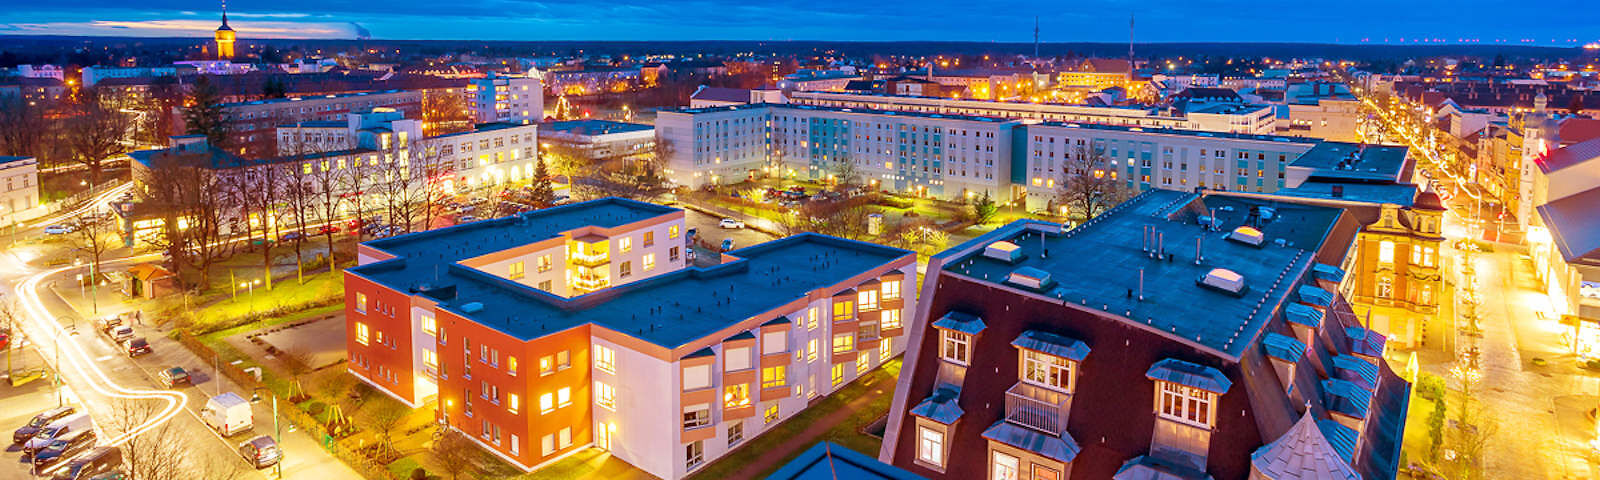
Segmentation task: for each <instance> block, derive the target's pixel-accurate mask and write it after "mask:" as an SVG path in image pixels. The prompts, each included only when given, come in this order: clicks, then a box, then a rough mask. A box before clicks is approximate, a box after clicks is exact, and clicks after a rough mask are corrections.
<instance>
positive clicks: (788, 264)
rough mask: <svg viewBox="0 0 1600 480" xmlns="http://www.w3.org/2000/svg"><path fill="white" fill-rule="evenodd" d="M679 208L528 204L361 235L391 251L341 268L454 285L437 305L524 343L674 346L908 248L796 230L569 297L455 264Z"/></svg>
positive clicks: (385, 280)
mask: <svg viewBox="0 0 1600 480" xmlns="http://www.w3.org/2000/svg"><path fill="white" fill-rule="evenodd" d="M680 212H682V210H680V209H677V208H673V207H667V206H663V205H656V204H652V203H644V202H637V201H632V200H625V199H620V198H605V199H599V200H591V201H587V202H581V203H575V204H571V205H564V206H559V207H553V208H547V209H543V210H534V211H530V212H525V213H521V214H517V215H514V216H510V217H503V218H497V219H491V220H481V221H477V222H472V223H466V224H462V225H456V226H453V227H448V228H443V229H438V230H431V231H426V232H419V233H413V234H408V235H401V236H398V237H391V238H385V239H379V240H372V241H368V242H366V243H365V245H367V246H369V247H372V248H375V249H378V250H381V251H384V252H387V253H389V254H392V255H395V256H396V257H398V258H395V259H390V260H385V261H380V262H375V263H371V264H367V265H362V266H359V267H355V268H351V269H349V270H348V271H349V272H351V273H353V274H355V275H358V276H361V277H363V278H366V279H369V280H372V281H373V282H376V283H378V284H381V285H384V286H387V287H389V288H392V289H394V290H397V291H401V292H415V291H418V288H419V287H422V286H424V285H427V286H431V287H432V288H435V289H439V288H449V287H454V288H455V295H454V296H453V297H450V298H447V299H444V300H440V301H439V306H440V308H442V309H444V310H447V311H450V312H452V313H454V314H456V315H460V316H461V317H463V318H468V319H471V320H473V321H475V322H477V323H479V324H482V325H485V326H488V327H490V328H494V329H496V330H499V331H500V332H502V333H505V334H507V335H510V336H512V337H516V338H518V339H522V340H529V339H533V338H537V337H540V336H542V335H545V334H549V333H555V332H559V331H563V330H566V329H569V328H572V327H575V326H578V325H583V324H587V323H593V324H596V325H600V326H603V327H606V328H610V329H612V330H616V331H618V332H622V333H626V334H629V335H632V336H635V337H637V338H639V339H641V340H644V341H647V342H650V343H653V344H656V345H660V346H663V347H667V348H676V347H679V346H682V345H684V344H687V343H689V342H691V341H694V340H696V339H699V338H702V337H704V336H706V335H708V334H711V333H714V332H717V331H719V330H722V329H724V328H726V327H728V326H730V325H733V324H735V323H738V322H741V321H744V320H747V319H749V318H751V317H754V316H757V315H760V314H762V313H765V312H768V311H770V310H772V309H775V308H778V307H780V306H782V305H784V304H787V303H789V302H792V301H794V300H796V299H800V298H803V297H805V296H806V294H807V293H809V292H811V291H813V290H815V289H818V288H824V287H829V286H832V285H836V284H839V283H841V282H844V281H845V280H847V279H849V278H851V277H853V276H855V275H858V274H860V273H862V272H865V271H867V270H869V269H872V268H875V267H879V266H883V265H887V264H889V263H891V262H895V261H897V260H899V259H901V258H904V257H906V256H907V255H911V254H912V253H911V252H910V251H907V250H901V249H898V248H891V247H885V246H881V245H874V244H870V243H865V242H858V241H853V240H845V239H841V238H836V237H829V236H824V235H816V234H802V235H796V236H792V237H788V238H783V239H779V240H773V241H770V242H766V243H762V244H758V245H754V246H750V247H746V248H743V249H739V250H734V251H731V252H728V253H727V254H728V255H732V256H735V257H738V259H736V260H733V261H730V262H725V263H722V264H719V265H716V266H713V267H705V268H700V267H688V268H684V269H681V270H678V271H674V272H669V273H664V274H661V275H658V276H655V277H651V278H648V279H645V280H640V281H637V282H633V283H627V284H622V285H619V286H614V287H610V288H607V289H603V290H599V291H596V292H592V293H589V294H585V295H580V296H576V297H571V298H565V297H561V296H558V295H555V294H552V293H550V292H545V291H542V290H539V289H536V288H534V287H532V286H528V285H523V284H520V283H517V282H515V281H511V280H507V279H503V278H501V277H498V276H494V275H490V274H488V273H485V272H482V271H479V270H476V269H473V268H470V267H466V266H463V265H460V264H458V263H457V262H458V261H460V260H464V259H468V258H473V257H477V256H481V255H485V254H489V253H493V252H498V251H503V250H507V249H510V248H513V247H517V246H522V245H527V244H530V243H534V242H538V241H541V240H545V239H549V238H553V237H557V236H559V235H561V234H562V232H567V231H570V230H574V229H577V228H580V227H585V226H596V227H602V228H614V227H619V226H622V225H627V224H630V223H634V222H639V221H643V220H647V219H651V218H656V217H660V216H663V215H670V214H677V213H680ZM469 303H477V304H479V305H481V307H482V308H481V310H477V309H474V310H475V311H473V312H471V313H467V312H466V311H464V309H463V308H462V307H463V305H466V304H469ZM652 307H665V308H659V309H654V310H653V309H652Z"/></svg>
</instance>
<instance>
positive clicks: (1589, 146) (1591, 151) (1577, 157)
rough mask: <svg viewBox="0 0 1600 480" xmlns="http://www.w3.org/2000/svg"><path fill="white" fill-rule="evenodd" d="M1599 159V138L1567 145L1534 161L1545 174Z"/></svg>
mask: <svg viewBox="0 0 1600 480" xmlns="http://www.w3.org/2000/svg"><path fill="white" fill-rule="evenodd" d="M1596 158H1600V138H1595V139H1591V140H1588V141H1584V142H1578V143H1575V144H1572V145H1567V146H1565V147H1561V148H1558V149H1556V150H1555V151H1553V152H1550V154H1549V155H1545V157H1544V158H1541V159H1538V160H1536V161H1534V164H1536V165H1538V166H1539V170H1541V171H1543V172H1544V173H1546V174H1549V173H1551V172H1554V171H1556V170H1561V169H1564V168H1567V167H1570V166H1573V165H1577V164H1580V163H1584V162H1588V161H1590V160H1594V159H1596Z"/></svg>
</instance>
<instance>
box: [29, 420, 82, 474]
mask: <svg viewBox="0 0 1600 480" xmlns="http://www.w3.org/2000/svg"><path fill="white" fill-rule="evenodd" d="M94 443H95V436H94V429H92V428H85V429H83V430H75V431H73V432H71V433H67V434H65V435H61V436H60V437H56V439H55V441H52V442H50V445H47V446H45V447H44V448H41V449H39V451H38V452H34V454H33V472H34V474H39V473H43V472H44V471H45V469H47V468H50V467H53V466H56V465H58V464H60V463H61V462H64V461H67V460H68V459H71V458H72V457H75V456H77V455H78V454H79V453H82V452H84V451H87V450H89V449H91V448H94Z"/></svg>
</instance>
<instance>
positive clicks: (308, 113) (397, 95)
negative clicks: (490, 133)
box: [180, 90, 422, 158]
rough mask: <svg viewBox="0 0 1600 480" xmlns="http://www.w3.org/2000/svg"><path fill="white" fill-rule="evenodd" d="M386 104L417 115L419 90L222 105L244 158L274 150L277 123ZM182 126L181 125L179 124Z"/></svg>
mask: <svg viewBox="0 0 1600 480" xmlns="http://www.w3.org/2000/svg"><path fill="white" fill-rule="evenodd" d="M378 107H388V108H392V109H395V110H397V111H400V112H403V113H404V114H405V116H407V117H411V118H417V116H418V114H419V113H420V112H421V108H422V94H421V93H420V92H416V91H408V90H387V91H379V92H362V93H348V94H339V95H315V96H303V97H288V98H278V99H271V100H257V101H253V102H243V103H228V104H223V105H222V121H223V123H224V124H225V125H226V126H225V127H224V128H225V129H226V131H227V134H228V143H229V145H228V147H229V149H230V150H232V151H233V152H232V153H234V154H236V155H241V156H244V157H246V158H268V157H272V156H273V155H274V154H275V153H276V152H277V151H278V146H277V128H278V126H279V125H283V124H289V123H295V122H306V121H340V120H344V119H345V116H346V115H348V114H350V113H359V112H366V111H370V110H372V109H374V108H378ZM180 130H181V128H180Z"/></svg>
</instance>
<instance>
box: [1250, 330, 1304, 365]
mask: <svg viewBox="0 0 1600 480" xmlns="http://www.w3.org/2000/svg"><path fill="white" fill-rule="evenodd" d="M1261 346H1262V348H1265V349H1266V352H1267V356H1269V357H1272V358H1276V359H1279V360H1284V361H1287V362H1289V363H1295V362H1299V361H1300V358H1301V357H1304V356H1305V354H1306V344H1304V343H1300V341H1299V340H1296V339H1295V338H1294V337H1291V336H1288V335H1284V334H1281V333H1278V332H1267V334H1266V335H1262V336H1261Z"/></svg>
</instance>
